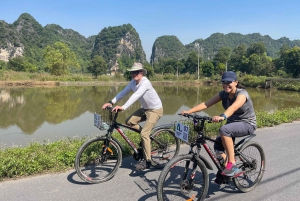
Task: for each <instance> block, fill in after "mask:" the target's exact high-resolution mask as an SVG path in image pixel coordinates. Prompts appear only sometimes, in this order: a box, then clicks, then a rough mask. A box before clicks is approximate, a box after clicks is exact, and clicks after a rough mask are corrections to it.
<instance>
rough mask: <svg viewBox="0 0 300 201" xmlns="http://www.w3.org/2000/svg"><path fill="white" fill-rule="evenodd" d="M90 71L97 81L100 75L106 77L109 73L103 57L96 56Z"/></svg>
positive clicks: (90, 65) (89, 68)
mask: <svg viewBox="0 0 300 201" xmlns="http://www.w3.org/2000/svg"><path fill="white" fill-rule="evenodd" d="M88 71H89V72H90V73H92V74H93V75H94V76H95V77H96V79H97V77H98V75H105V74H106V73H107V64H106V62H105V60H104V59H103V57H101V56H98V55H96V56H95V57H94V58H93V59H92V60H91V62H90V64H89V66H88Z"/></svg>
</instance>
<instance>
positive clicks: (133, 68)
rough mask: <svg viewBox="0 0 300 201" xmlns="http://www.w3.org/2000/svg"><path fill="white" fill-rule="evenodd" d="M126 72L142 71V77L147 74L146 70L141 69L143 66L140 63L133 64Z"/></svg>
mask: <svg viewBox="0 0 300 201" xmlns="http://www.w3.org/2000/svg"><path fill="white" fill-rule="evenodd" d="M127 70H128V71H130V72H131V71H138V70H142V71H144V75H146V74H147V70H146V69H145V68H143V64H141V63H134V64H133V65H132V67H131V68H130V69H127Z"/></svg>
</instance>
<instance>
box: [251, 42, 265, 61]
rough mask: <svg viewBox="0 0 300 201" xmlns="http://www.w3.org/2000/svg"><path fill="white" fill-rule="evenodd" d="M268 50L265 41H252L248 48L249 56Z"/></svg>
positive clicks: (261, 53)
mask: <svg viewBox="0 0 300 201" xmlns="http://www.w3.org/2000/svg"><path fill="white" fill-rule="evenodd" d="M265 52H266V46H265V44H264V43H263V42H258V43H252V44H251V45H250V46H249V47H248V49H247V56H248V57H250V56H251V55H252V54H256V55H263V54H265Z"/></svg>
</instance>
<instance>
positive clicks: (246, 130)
mask: <svg viewBox="0 0 300 201" xmlns="http://www.w3.org/2000/svg"><path fill="white" fill-rule="evenodd" d="M255 129H256V128H255V127H254V126H253V125H251V124H248V123H246V122H233V123H229V124H225V125H223V126H221V128H220V129H219V133H222V134H223V135H224V136H228V137H232V138H233V140H235V138H236V137H243V136H247V135H250V134H252V133H254V131H255ZM216 140H217V141H218V142H216V143H215V145H214V149H215V150H218V151H220V152H224V147H223V145H222V140H221V137H220V136H218V137H217V139H216Z"/></svg>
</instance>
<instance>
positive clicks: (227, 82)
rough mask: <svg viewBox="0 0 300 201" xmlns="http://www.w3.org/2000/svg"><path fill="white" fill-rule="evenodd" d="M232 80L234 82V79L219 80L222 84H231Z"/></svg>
mask: <svg viewBox="0 0 300 201" xmlns="http://www.w3.org/2000/svg"><path fill="white" fill-rule="evenodd" d="M232 82H234V81H223V82H221V83H222V84H231V83H232Z"/></svg>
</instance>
